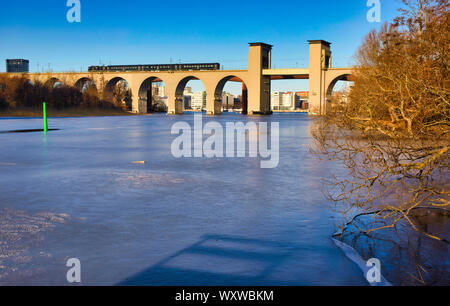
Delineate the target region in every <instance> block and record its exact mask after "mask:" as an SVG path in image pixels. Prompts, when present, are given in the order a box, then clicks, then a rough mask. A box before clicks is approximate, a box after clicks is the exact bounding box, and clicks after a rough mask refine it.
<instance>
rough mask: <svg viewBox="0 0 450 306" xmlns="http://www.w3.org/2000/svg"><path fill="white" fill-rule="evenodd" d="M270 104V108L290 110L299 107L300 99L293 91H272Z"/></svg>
mask: <svg viewBox="0 0 450 306" xmlns="http://www.w3.org/2000/svg"><path fill="white" fill-rule="evenodd" d="M271 105H272V110H285V111H291V110H295V109H299V108H300V107H301V100H300V96H299V95H297V94H296V93H295V92H273V93H272V96H271Z"/></svg>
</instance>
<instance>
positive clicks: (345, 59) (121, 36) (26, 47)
mask: <svg viewBox="0 0 450 306" xmlns="http://www.w3.org/2000/svg"><path fill="white" fill-rule="evenodd" d="M398 2H399V1H389V3H387V2H382V5H381V23H370V22H368V21H367V19H366V15H367V11H368V10H369V8H368V7H367V5H366V1H360V0H352V1H346V2H345V3H340V2H339V3H338V2H333V1H325V2H321V3H309V2H305V1H301V2H299V1H283V2H281V3H280V4H279V8H280V9H279V10H278V11H277V10H272V11H270V14H268V13H267V12H268V11H267V8H268V7H269V4H270V3H269V2H267V1H258V2H255V1H247V2H245V3H240V2H237V1H234V0H232V1H228V2H227V3H226V4H222V5H219V4H217V3H205V2H204V1H191V2H189V3H185V2H180V1H172V2H171V4H172V5H169V6H167V4H166V5H165V4H163V3H136V2H131V3H127V5H126V6H125V5H122V2H121V1H108V2H106V1H96V2H95V3H90V2H89V3H88V2H86V1H81V22H80V23H69V22H68V21H67V20H66V14H67V11H68V9H69V8H68V7H66V1H58V3H56V1H36V2H31V3H27V5H22V4H20V3H17V2H7V3H5V4H4V10H2V12H0V20H1V21H0V34H2V35H3V37H8V43H6V44H5V43H4V44H3V46H2V48H1V49H0V59H1V61H0V71H5V70H6V67H5V59H7V58H25V59H28V60H30V71H31V72H37V71H42V70H44V71H45V70H48V69H51V70H53V71H80V70H83V71H86V70H87V68H88V66H90V65H97V64H99V63H100V64H105V65H109V64H126V65H128V64H163V63H170V62H173V63H178V62H183V63H187V62H219V63H221V65H222V67H223V68H224V69H246V68H247V67H246V66H247V63H246V61H247V55H248V54H247V53H248V48H247V43H249V42H251V41H264V42H267V43H270V44H273V45H274V51H273V58H272V64H273V68H286V67H292V68H294V67H307V65H308V57H309V54H308V53H307V50H308V48H307V46H308V42H307V40H308V39H311V38H317V39H329V40H331V42H332V43H333V51H334V53H333V55H334V56H333V64H334V66H341V67H345V66H350V65H351V64H352V56H353V54H354V52H355V51H356V49H357V47H358V46H359V44H360V41H361V39H362V38H363V36H364V35H365V34H366V33H367V32H368V31H370V29H373V28H378V27H379V26H380V25H381V24H382V22H384V21H385V20H388V19H390V18H391V17H392V16H393V15H395V14H396V13H397V12H396V9H395V7H396V6H398ZM169 7H170V8H173V7H181V8H182V10H181V11H182V12H184V13H183V14H182V16H185V18H174V17H171V15H170V14H167V13H166V12H167V10H168V8H169ZM170 8H169V10H170ZM36 12H39V13H38V14H36ZM145 12H149V13H150V14H148V15H144V18H138V17H139V16H140V14H143V13H145ZM151 12H157V13H156V14H154V13H153V14H152V13H151ZM186 12H187V13H186ZM295 12H298V14H295ZM147 16H149V17H147ZM222 17H224V18H222ZM225 17H227V18H225ZM224 20H226V21H224ZM31 28H32V29H33V31H30V29H31ZM350 34H351V35H350ZM355 37H359V38H360V39H355ZM189 85H190V86H191V87H193V88H194V89H195V90H196V91H197V90H201V89H202V88H203V85H202V83H201V82H199V81H197V82H195V81H192V82H191V83H190V84H189ZM235 85H236V86H233V85H228V86H227V88H226V90H228V91H231V92H233V93H237V92H238V91H239V85H237V84H235ZM307 89H308V82H307V81H301V80H294V81H292V80H285V81H282V82H280V81H277V82H274V84H273V90H274V91H298V90H307Z"/></svg>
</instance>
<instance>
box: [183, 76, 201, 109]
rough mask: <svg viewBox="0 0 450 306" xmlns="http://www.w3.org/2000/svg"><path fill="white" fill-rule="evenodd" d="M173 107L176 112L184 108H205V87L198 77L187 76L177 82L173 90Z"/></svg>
mask: <svg viewBox="0 0 450 306" xmlns="http://www.w3.org/2000/svg"><path fill="white" fill-rule="evenodd" d="M175 108H176V110H177V113H182V112H183V111H185V110H186V111H204V110H206V88H205V86H204V85H203V82H202V81H201V80H200V79H199V78H197V77H195V76H188V77H185V78H184V79H182V80H181V81H180V82H179V83H178V86H177V88H176V90H175Z"/></svg>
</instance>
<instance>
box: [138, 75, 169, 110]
mask: <svg viewBox="0 0 450 306" xmlns="http://www.w3.org/2000/svg"><path fill="white" fill-rule="evenodd" d="M155 82H163V83H164V84H166V83H165V82H164V81H163V80H162V79H161V78H159V77H155V76H151V77H148V78H146V79H145V80H144V81H143V82H142V83H141V85H140V86H139V90H138V99H139V104H141V103H144V104H145V105H146V106H145V107H144V109H146V110H147V113H151V112H153V87H152V84H153V83H155ZM149 100H150V101H149Z"/></svg>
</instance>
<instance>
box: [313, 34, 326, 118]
mask: <svg viewBox="0 0 450 306" xmlns="http://www.w3.org/2000/svg"><path fill="white" fill-rule="evenodd" d="M330 45H331V44H330V43H329V42H327V41H324V40H310V41H309V113H310V114H311V115H325V114H326V89H325V85H326V84H325V70H326V69H328V68H330V67H331V49H330Z"/></svg>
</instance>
